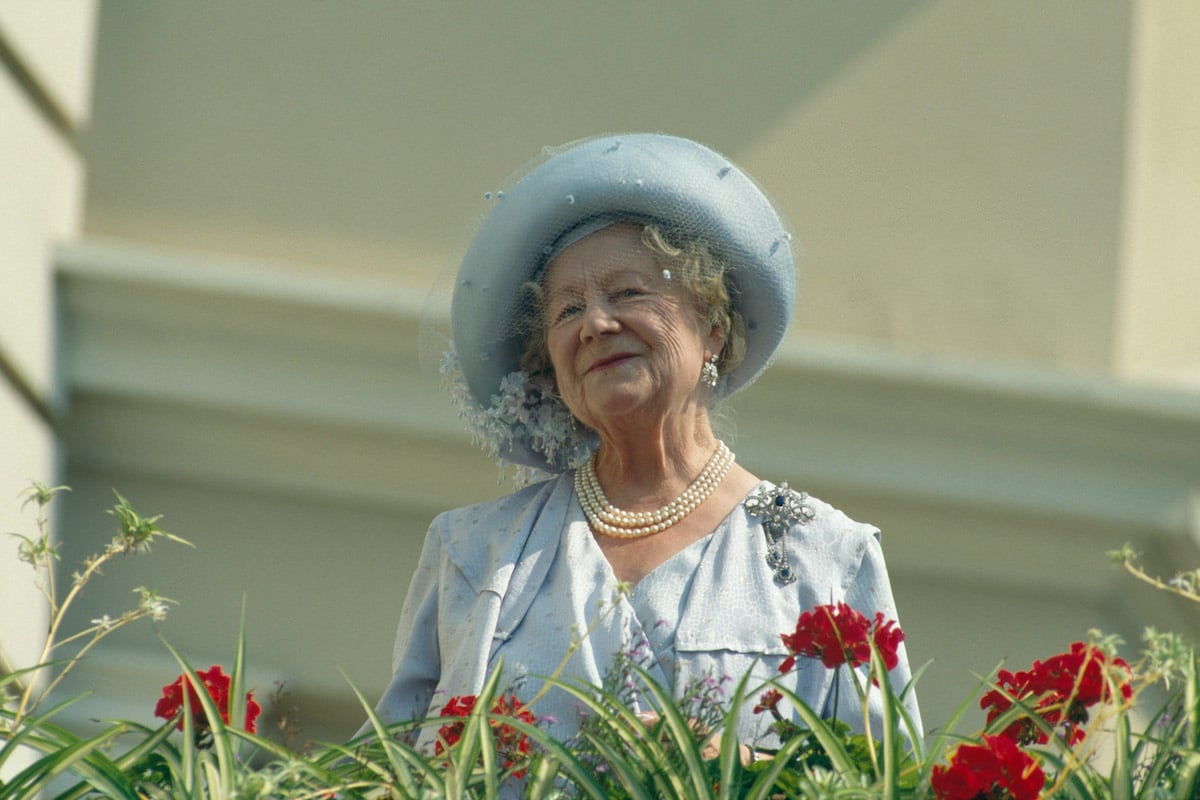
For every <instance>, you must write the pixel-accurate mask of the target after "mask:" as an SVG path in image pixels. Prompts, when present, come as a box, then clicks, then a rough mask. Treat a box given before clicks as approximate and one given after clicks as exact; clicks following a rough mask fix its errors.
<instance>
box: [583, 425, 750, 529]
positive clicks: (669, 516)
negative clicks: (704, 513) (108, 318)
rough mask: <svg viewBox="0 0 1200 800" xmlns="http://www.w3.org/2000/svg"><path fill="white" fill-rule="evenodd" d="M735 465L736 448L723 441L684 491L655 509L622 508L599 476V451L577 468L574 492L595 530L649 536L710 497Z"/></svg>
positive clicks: (676, 520) (665, 527)
mask: <svg viewBox="0 0 1200 800" xmlns="http://www.w3.org/2000/svg"><path fill="white" fill-rule="evenodd" d="M732 466H733V451H732V450H730V449H729V448H728V447H726V446H725V443H724V442H721V441H718V442H717V449H716V450H713V454H712V455H711V456H710V457H709V459H708V463H707V464H705V465H704V469H703V471H701V473H700V475H699V476H698V477H697V478H696V480H694V481H692V483H691V485H690V486H688V487H687V488H686V489H684V490H683V494H681V495H679V496H678V497H676V498H675V499H674V500H672V501H671V502H669V503H667V504H666V505H665V506H663V507H662V508H657V509H655V510H654V511H622V510H621V509H619V508H617V507H616V506H614V505H612V504H611V503H609V502H608V498H607V497H605V496H604V490H603V489H601V488H600V481H599V480H598V479H597V478H596V454H595V453H592V456H591V458H589V459H588V460H587V461H586V462H584V465H583V466H582V467H580V468H579V469H577V470H575V494H576V495H577V496H578V497H579V504H580V505H581V506H583V513H584V514H585V515H586V516H587V519H588V522H589V523H590V524H591V526H592V530H594V531H596V533H602V534H604V535H605V536H613V537H615V538H618V539H639V538H641V537H643V536H650V535H651V534H654V533H659V532H660V531H665V530H666V529H667V528H669V527H671V526H672V525H674V524H676V523H677V522H679V521H680V520H681V519H683V518H684V517H686V516H687V515H688V514H690V513H692V512H693V511H695V510H696V508H697V507H698V506H699V505H700V504H701V503H703V502H704V501H705V500H707V499H708V498H709V497H710V496H711V495H712V493H713V492H714V491H716V488H717V486H719V485H720V484H721V481H723V480H724V479H725V475H726V474H727V473H728V472H729V468H730V467H732Z"/></svg>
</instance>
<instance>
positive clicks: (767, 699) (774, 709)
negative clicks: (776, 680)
mask: <svg viewBox="0 0 1200 800" xmlns="http://www.w3.org/2000/svg"><path fill="white" fill-rule="evenodd" d="M781 700H783V695H782V694H781V693H780V692H779V690H778V689H768V690H767V691H765V692H763V693H762V695H761V696H760V697H759V698H758V702H757V703H756V704H755V705H754V713H755V714H761V713H762V712H764V711H770V712H771V715H772V716H775V717H778V716H779V702H780V701H781Z"/></svg>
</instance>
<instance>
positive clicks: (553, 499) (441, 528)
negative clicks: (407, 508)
mask: <svg viewBox="0 0 1200 800" xmlns="http://www.w3.org/2000/svg"><path fill="white" fill-rule="evenodd" d="M570 491H571V481H570V478H569V476H566V475H560V476H558V477H556V478H551V479H550V480H547V481H543V482H541V483H535V484H532V485H530V486H526V487H525V488H523V489H520V490H518V491H516V492H513V493H511V494H507V495H505V496H503V497H499V498H496V499H495V500H488V501H485V502H482V503H475V504H473V505H469V506H462V507H460V508H454V509H450V510H449V511H445V512H442V513H441V514H439V515H438V516H437V517H436V518H435V519H434V520H433V523H432V524H431V525H430V528H429V536H430V537H431V538H434V539H436V543H437V545H438V546H439V547H440V549H441V551H442V552H443V553H444V554H445V556H446V558H447V559H449V560H450V562H451V563H452V564H454V565H455V566H456V567H457V568H458V569H459V570H460V571H461V572H462V574H463V576H464V577H465V578H466V579H467V582H468V583H470V584H471V586H472V588H474V589H475V590H476V591H483V590H485V589H491V590H493V591H495V590H497V589H498V588H499V586H500V584H501V583H502V582H504V581H506V580H507V578H508V575H509V573H510V572H511V568H512V565H513V564H515V563H516V561H517V559H519V558H520V557H521V553H522V551H523V550H524V549H525V546H526V542H527V540H528V539H529V536H530V533H531V531H533V530H534V529H535V527H537V523H538V521H539V520H541V519H542V518H543V516H544V515H546V514H552V515H554V516H556V517H557V516H558V515H565V513H566V507H567V504H568V503H569V500H570Z"/></svg>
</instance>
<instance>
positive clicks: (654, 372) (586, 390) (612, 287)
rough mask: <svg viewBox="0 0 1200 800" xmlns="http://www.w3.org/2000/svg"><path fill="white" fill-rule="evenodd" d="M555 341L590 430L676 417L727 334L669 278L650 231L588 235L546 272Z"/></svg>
mask: <svg viewBox="0 0 1200 800" xmlns="http://www.w3.org/2000/svg"><path fill="white" fill-rule="evenodd" d="M544 290H545V295H544V296H545V320H546V326H547V329H546V344H547V348H548V350H549V352H550V362H551V364H553V366H554V375H555V380H556V381H557V383H558V391H559V394H560V395H561V396H562V398H563V401H564V402H565V403H566V404H567V407H568V408H569V409H570V410H571V412H572V413H573V414H574V415H575V416H576V417H578V418H579V419H580V420H581V421H582V422H584V423H585V424H587V425H588V426H590V427H592V428H596V429H601V430H603V429H605V428H608V427H612V426H613V425H614V424H619V420H620V418H621V417H622V416H623V415H629V414H642V415H647V416H648V417H649V418H651V419H652V418H653V415H656V414H657V415H666V414H668V413H670V412H671V411H672V410H679V409H682V408H685V407H686V406H687V403H688V400H689V399H694V398H695V397H696V395H697V394H698V393H699V392H701V391H703V390H702V389H701V388H699V386H698V383H699V379H700V368H701V366H702V365H703V363H704V359H705V356H706V354H708V353H712V352H718V351H719V349H720V344H721V338H720V333H719V332H718V331H713V330H709V329H708V326H706V325H705V324H704V323H703V322H702V320H701V318H700V315H699V314H697V313H696V311H695V309H693V308H692V306H691V304H690V303H689V302H688V300H687V298H686V296H685V294H684V291H683V288H682V287H681V286H679V285H678V280H676V281H674V282H672V281H670V280H668V279H666V278H664V277H663V274H662V270H661V269H660V268H659V267H658V265H657V264H656V262H655V260H654V256H653V254H652V253H651V252H650V251H649V250H648V249H647V248H646V246H645V245H644V244H642V241H641V226H638V225H632V224H618V225H613V226H610V227H608V228H604V229H602V230H599V231H597V232H595V233H593V234H591V235H589V236H585V237H584V238H583V239H580V240H579V241H578V242H575V243H574V244H572V245H571V246H570V247H568V248H566V249H565V250H563V251H562V253H560V254H559V255H558V256H557V257H556V258H555V259H554V261H552V262H551V263H550V265H549V266H548V267H547V269H546V277H545V281H544Z"/></svg>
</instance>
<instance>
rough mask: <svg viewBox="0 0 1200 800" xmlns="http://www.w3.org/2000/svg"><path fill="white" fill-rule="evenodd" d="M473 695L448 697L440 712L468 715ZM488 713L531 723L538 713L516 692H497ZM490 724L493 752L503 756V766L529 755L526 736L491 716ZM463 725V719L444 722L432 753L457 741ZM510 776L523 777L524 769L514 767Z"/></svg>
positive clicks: (473, 703)
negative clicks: (524, 703)
mask: <svg viewBox="0 0 1200 800" xmlns="http://www.w3.org/2000/svg"><path fill="white" fill-rule="evenodd" d="M476 699H477V698H476V697H475V695H473V694H469V695H456V696H454V697H451V698H450V701H449V702H448V703H446V705H445V706H443V707H442V712H441V716H443V717H466V716H470V714H471V711H472V709H474V708H475V701H476ZM491 713H492V714H495V715H499V716H504V717H511V718H512V719H519V720H521V721H522V722H527V723H529V724H531V725H532V724H534V723H536V722H537V717H535V716H534V714H533V712H532V711H530V710H529V709H527V708H526V707H525V706H524V705H523V704H522V703H521V701H520V700H518V699H517V696H516V695H508V696H505V695H500V696H499V697H497V698H496V700H495V701H494V702H493V703H492V711H491ZM489 724H490V725H491V728H492V739H493V741H494V743H495V746H496V752H497V753H499V754H500V755H502V756H503V757H504V766H505V768H506V769H507V768H508V767H511V766H513V765H514V764H516V763H517V762H518V761H520V760H523V759H524V758H525V757H526V756H528V755H529V751H530V750H531V749H532V745H531V744H530V742H529V737H528V736H526V735H525V734H524V733H522V732H521V731H519V730H517V729H516V728H514V727H512V726H511V725H509V724H507V723H504V722H501V721H500V720H496V719H493V720H490V722H489ZM464 727H465V723H463V722H452V723H450V724H449V725H443V726H442V727H440V728H438V741H437V744H436V745H435V746H434V753H435V754H437V755H440V754H441V753H443V752H445V751H446V750H447V749H448V748H450V747H452V746H454V745H455V744H457V743H458V741H459V740H460V739H462V733H463V729H464ZM513 777H515V778H523V777H525V771H524V770H517V771H516V772H514V773H513Z"/></svg>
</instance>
